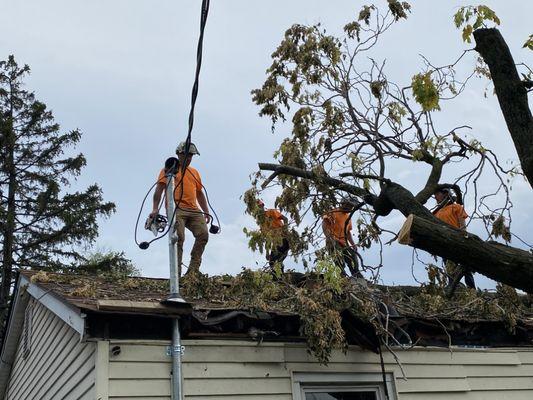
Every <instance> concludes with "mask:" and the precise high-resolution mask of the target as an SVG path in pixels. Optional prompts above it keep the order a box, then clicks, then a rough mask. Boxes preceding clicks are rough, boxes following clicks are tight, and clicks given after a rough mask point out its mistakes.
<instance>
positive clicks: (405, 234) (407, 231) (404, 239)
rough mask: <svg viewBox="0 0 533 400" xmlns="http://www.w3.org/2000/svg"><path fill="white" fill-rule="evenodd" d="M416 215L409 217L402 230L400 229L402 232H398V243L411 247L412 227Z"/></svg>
mask: <svg viewBox="0 0 533 400" xmlns="http://www.w3.org/2000/svg"><path fill="white" fill-rule="evenodd" d="M413 219H414V215H413V214H411V215H409V216H408V217H407V219H406V220H405V222H404V223H403V225H402V228H401V229H400V232H398V243H400V244H406V245H410V244H411V242H412V240H411V225H412V224H413Z"/></svg>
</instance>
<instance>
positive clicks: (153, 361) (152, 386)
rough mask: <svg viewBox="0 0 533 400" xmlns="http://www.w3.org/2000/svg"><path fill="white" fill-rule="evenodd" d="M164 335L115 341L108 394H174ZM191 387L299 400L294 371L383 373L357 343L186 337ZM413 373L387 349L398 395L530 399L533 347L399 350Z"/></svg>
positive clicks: (207, 394) (194, 394)
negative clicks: (324, 345)
mask: <svg viewBox="0 0 533 400" xmlns="http://www.w3.org/2000/svg"><path fill="white" fill-rule="evenodd" d="M169 344H170V343H167V342H163V341H153V342H146V341H145V342H133V341H112V342H111V343H110V347H111V348H112V347H113V346H120V348H121V352H120V354H119V355H118V356H112V355H111V356H110V358H109V398H110V399H126V398H128V399H136V400H148V399H151V400H156V399H159V400H163V399H164V400H170V369H171V364H170V361H171V360H170V357H169V356H167V355H166V346H168V345H169ZM183 344H184V345H185V353H184V356H183V362H184V364H183V378H184V388H183V389H184V394H185V398H186V399H187V400H230V399H237V400H239V399H241V400H267V399H269V400H292V398H293V388H292V384H293V380H292V376H293V373H304V372H320V373H325V374H328V373H351V374H354V375H357V374H365V373H367V374H380V373H381V367H380V364H379V356H378V355H376V354H373V353H371V352H368V351H363V350H360V349H358V348H356V347H353V348H352V347H351V348H350V350H349V351H348V353H347V354H346V355H345V354H343V353H342V352H337V351H336V352H334V353H333V356H332V358H331V361H330V363H329V364H328V366H324V365H320V364H319V363H317V362H316V360H314V358H313V357H312V356H311V355H309V354H307V352H306V348H305V346H302V345H298V344H289V343H285V344H283V343H262V344H261V345H257V344H256V343H253V342H248V341H223V340H205V341H202V340H185V341H183ZM396 354H397V355H398V357H399V358H400V361H401V363H402V367H403V370H404V371H405V375H406V378H407V379H406V380H404V379H403V377H402V373H401V370H400V367H399V366H398V365H397V364H396V363H395V361H394V359H393V357H392V356H391V355H390V354H389V353H387V352H385V353H384V357H385V367H386V371H387V372H390V373H392V374H393V375H394V377H395V386H396V390H397V394H398V395H397V398H398V400H422V399H429V400H441V399H442V400H444V399H448V400H453V399H464V400H481V399H488V400H491V399H494V400H496V399H507V400H523V399H528V398H533V349H527V348H526V349H463V348H457V349H454V350H453V351H450V350H448V349H440V348H439V349H436V348H416V349H412V350H406V351H403V350H397V351H396Z"/></svg>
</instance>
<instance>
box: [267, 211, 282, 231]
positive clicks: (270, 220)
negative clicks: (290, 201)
mask: <svg viewBox="0 0 533 400" xmlns="http://www.w3.org/2000/svg"><path fill="white" fill-rule="evenodd" d="M284 224H285V221H284V220H283V215H282V214H281V213H280V212H279V211H278V210H274V209H268V210H265V226H264V228H266V229H279V228H281V227H282V226H283V225H284Z"/></svg>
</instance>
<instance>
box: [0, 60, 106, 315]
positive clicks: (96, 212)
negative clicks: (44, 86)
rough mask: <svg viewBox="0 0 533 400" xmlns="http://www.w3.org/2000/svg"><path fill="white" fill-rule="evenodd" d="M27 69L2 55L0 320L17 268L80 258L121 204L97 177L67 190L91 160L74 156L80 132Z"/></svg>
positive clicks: (61, 264)
mask: <svg viewBox="0 0 533 400" xmlns="http://www.w3.org/2000/svg"><path fill="white" fill-rule="evenodd" d="M29 72H30V69H29V67H28V66H27V65H25V66H23V67H21V66H19V65H18V64H17V62H16V61H15V58H14V57H13V56H9V58H8V59H7V60H6V61H0V223H1V230H0V235H1V236H0V240H1V241H0V244H1V257H2V258H1V263H2V270H1V273H2V275H1V286H0V322H3V321H4V318H5V315H6V312H7V307H8V304H9V297H10V291H11V287H12V284H13V278H14V271H15V269H17V268H20V269H28V268H33V269H46V270H53V271H58V270H59V271H60V270H70V269H71V268H72V266H73V265H76V264H77V263H82V262H83V261H85V257H84V256H83V253H82V247H83V246H87V245H90V244H91V243H93V242H94V240H95V238H96V237H97V234H98V217H108V216H109V215H110V214H111V213H113V212H114V210H115V205H114V204H113V203H111V202H106V201H104V200H103V198H102V191H101V189H100V188H99V187H98V185H96V184H93V185H91V186H89V187H88V188H87V189H86V190H84V191H75V192H72V193H69V192H68V189H69V185H70V184H71V183H72V182H73V181H74V180H75V179H76V178H77V177H78V176H79V175H80V173H81V170H82V169H83V167H84V166H85V164H86V160H85V157H84V156H83V154H78V155H74V156H69V153H72V152H73V147H75V145H76V144H77V143H78V142H79V140H80V138H81V133H80V131H79V130H73V131H70V132H68V133H62V132H61V130H60V126H59V124H58V123H56V122H55V121H54V116H53V115H52V112H51V111H50V110H49V109H47V107H46V105H45V104H44V103H42V102H40V101H39V100H37V99H36V98H35V95H34V93H32V92H30V91H28V90H27V89H26V88H25V87H24V83H23V81H24V78H25V77H26V76H27V75H28V74H29Z"/></svg>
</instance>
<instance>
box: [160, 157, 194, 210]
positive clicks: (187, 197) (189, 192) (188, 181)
mask: <svg viewBox="0 0 533 400" xmlns="http://www.w3.org/2000/svg"><path fill="white" fill-rule="evenodd" d="M180 181H181V171H178V172H177V173H176V175H174V185H177V186H178V187H177V188H176V190H174V199H175V200H176V207H179V208H186V209H189V210H198V201H197V192H198V191H200V190H202V179H201V178H200V173H199V172H198V171H197V170H196V169H194V168H193V167H187V168H185V176H184V177H183V181H182V182H181V183H180ZM157 183H163V184H165V185H166V184H167V177H166V176H165V170H164V169H162V170H161V172H159V177H158V178H157ZM182 189H183V196H182V194H181V192H182ZM178 202H179V203H178Z"/></svg>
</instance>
